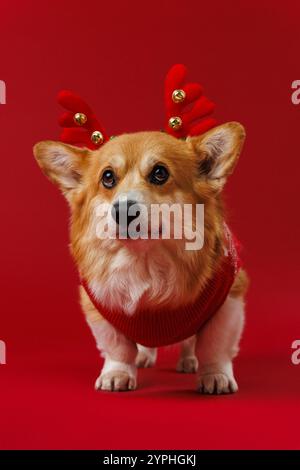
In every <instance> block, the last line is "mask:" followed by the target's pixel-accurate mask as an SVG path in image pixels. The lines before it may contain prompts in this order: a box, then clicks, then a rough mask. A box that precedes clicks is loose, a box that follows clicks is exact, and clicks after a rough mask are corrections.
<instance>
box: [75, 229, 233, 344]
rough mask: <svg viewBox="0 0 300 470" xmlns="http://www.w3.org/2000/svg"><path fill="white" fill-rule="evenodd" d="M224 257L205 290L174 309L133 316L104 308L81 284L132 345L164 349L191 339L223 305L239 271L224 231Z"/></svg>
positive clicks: (98, 308) (231, 240) (145, 311)
mask: <svg viewBox="0 0 300 470" xmlns="http://www.w3.org/2000/svg"><path fill="white" fill-rule="evenodd" d="M224 232H225V238H226V241H227V250H226V253H224V255H223V256H222V260H221V262H220V265H219V268H218V269H217V271H216V272H215V273H214V275H213V277H212V278H211V279H209V281H208V282H207V285H206V288H205V289H204V290H203V292H202V293H201V294H200V296H199V297H198V298H197V300H196V301H195V302H194V303H193V304H189V305H186V306H185V307H180V308H177V309H168V308H158V309H157V310H155V311H152V310H151V311H148V310H143V309H140V310H138V311H137V312H136V313H135V314H133V315H130V316H129V315H127V314H126V313H125V312H124V311H122V310H121V309H120V310H110V309H108V308H106V307H105V306H104V305H102V303H101V302H100V301H98V300H97V299H96V298H95V296H94V295H93V293H92V291H91V289H90V287H89V285H88V283H87V282H85V281H84V280H82V285H83V287H84V288H85V290H86V292H87V294H88V296H89V298H90V300H91V302H92V303H93V305H94V306H95V308H96V309H97V310H99V311H100V312H101V315H102V316H103V317H104V318H105V319H106V320H107V321H108V322H109V323H110V324H112V325H113V326H114V327H115V328H116V329H117V330H119V331H121V332H122V333H123V334H124V335H125V336H126V337H127V338H129V339H131V340H132V341H133V342H135V343H138V344H141V345H143V346H148V347H158V346H167V345H170V344H174V343H177V342H180V341H183V340H184V339H187V338H189V337H190V336H193V335H194V334H195V333H197V331H199V329H200V328H201V327H202V326H203V325H204V323H205V322H206V321H208V320H209V319H210V318H211V317H212V316H213V315H214V314H215V313H216V312H217V310H218V309H219V308H220V307H221V305H222V304H223V303H224V302H225V300H226V297H227V295H228V293H229V291H230V288H231V286H232V284H233V281H234V279H235V275H236V273H237V271H238V269H239V266H240V261H239V256H238V252H237V242H236V240H235V239H234V237H233V236H232V234H231V232H230V231H229V229H228V227H227V225H226V226H225V228H224Z"/></svg>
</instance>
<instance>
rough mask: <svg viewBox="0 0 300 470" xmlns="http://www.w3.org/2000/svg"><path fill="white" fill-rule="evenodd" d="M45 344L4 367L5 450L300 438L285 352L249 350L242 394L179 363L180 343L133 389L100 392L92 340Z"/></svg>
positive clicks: (293, 443)
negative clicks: (204, 388)
mask: <svg viewBox="0 0 300 470" xmlns="http://www.w3.org/2000/svg"><path fill="white" fill-rule="evenodd" d="M45 351H46V350H45ZM45 351H44V352H43V351H41V352H40V354H39V357H38V358H37V357H34V356H31V357H28V358H26V357H24V358H23V359H22V367H20V363H19V364H18V365H17V364H12V363H10V364H8V365H6V366H1V370H0V372H1V386H0V389H1V402H0V416H1V428H0V448H1V449H20V448H21V449H102V448H104V449H105V448H106V449H114V448H121V449H138V448H147V449H151V448H152V449H155V448H158V449H159V448H165V449H177V448H178V449H180V448H181V449H183V448H184V449H189V448H191V449H192V448H197V449H199V448H200V449H215V448H219V449H231V448H233V449H239V448H241V449H245V448H247V449H248V448H251V449H261V448H270V449H279V448H299V447H300V446H299V436H298V420H299V417H300V402H299V396H300V370H299V371H298V370H297V367H295V366H292V365H287V362H286V359H285V358H280V357H279V358H276V357H261V358H260V359H259V360H258V359H257V358H251V357H243V355H242V356H241V357H240V359H239V360H238V361H237V364H236V372H237V377H238V379H239V385H240V391H239V393H238V394H236V395H231V396H219V397H214V396H212V397H206V396H200V395H198V394H196V393H195V391H194V377H193V376H192V375H181V374H177V373H176V372H175V371H174V367H173V366H174V360H175V356H176V354H175V352H176V351H162V353H161V355H160V359H159V363H158V366H157V368H155V369H152V370H150V369H148V370H143V371H141V373H140V377H139V389H138V390H137V391H136V392H126V393H108V392H95V391H93V387H92V385H93V380H94V379H95V377H96V374H97V372H98V367H97V358H96V354H94V352H93V349H92V345H89V347H88V350H87V351H81V352H80V351H79V350H78V345H76V344H75V343H74V344H72V345H69V347H68V351H66V350H65V349H64V347H63V346H62V345H60V346H57V348H56V350H55V351H53V354H52V356H49V355H48V351H46V352H45ZM43 356H44V357H43ZM8 360H9V359H8Z"/></svg>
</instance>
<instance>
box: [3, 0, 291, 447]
mask: <svg viewBox="0 0 300 470" xmlns="http://www.w3.org/2000/svg"><path fill="white" fill-rule="evenodd" d="M299 13H300V6H299V2H298V1H296V0H295V1H290V0H289V1H285V2H284V3H282V2H275V1H274V0H273V1H271V0H259V1H254V0H252V1H244V2H238V1H233V0H231V1H226V2H223V1H214V2H201V1H199V0H198V1H187V2H181V1H178V0H172V1H171V0H168V1H164V0H159V1H156V0H152V2H151V3H147V2H140V1H137V0H134V1H131V2H125V1H123V2H121V1H113V2H110V3H108V2H105V3H104V2H102V1H91V0H85V1H77V0H73V1H72V2H71V1H69V0H68V1H63V2H62V1H58V0H54V1H52V2H47V4H46V3H45V2H39V1H37V0H35V1H33V0H31V1H30V0H28V1H26V2H23V1H22V2H21V1H19V2H18V1H16V0H13V1H12V0H10V1H8V0H2V2H1V28H0V64H1V68H0V79H1V80H5V82H6V85H7V104H6V105H3V106H2V105H0V120H1V127H0V129H1V185H0V190H1V201H2V204H1V206H0V207H1V209H0V210H1V232H0V237H1V263H0V269H1V290H2V293H1V318H0V339H2V340H5V342H6V344H7V365H2V366H0V417H1V418H0V419H1V427H0V448H2V449H14V448H25V449H27V448H123V449H125V448H203V449H211V448H224V449H227V448H228V449H232V448H233V449H234V448H299V447H300V446H299V438H298V420H299V419H300V401H299V399H300V366H299V367H298V368H297V366H293V365H292V364H291V361H290V355H291V343H292V341H293V340H294V339H297V338H299V337H300V320H299V311H298V310H299V295H298V292H297V290H298V283H299V281H298V279H299V249H298V244H299V236H300V233H299V227H300V224H299V206H298V201H299V195H298V191H299V182H298V181H299V177H298V174H299V171H300V160H299V145H298V143H299V137H298V136H299V118H300V106H299V107H297V106H295V105H293V104H292V103H291V83H292V81H293V80H295V79H297V78H299V76H297V75H298V71H299V46H300V41H299V24H298V22H299ZM176 62H183V63H185V64H186V65H187V66H188V68H189V70H190V76H189V78H190V79H191V80H199V81H201V83H202V84H203V85H204V87H205V91H206V93H207V95H208V96H209V97H210V98H212V99H213V100H214V101H215V102H216V103H217V112H216V117H217V118H218V119H219V121H220V122H223V121H229V120H238V121H240V122H242V123H243V124H244V125H245V127H246V130H247V141H246V145H245V148H244V151H243V154H242V157H241V160H240V163H239V166H238V168H237V169H236V172H235V174H234V175H233V177H232V178H231V180H230V182H229V184H228V186H227V190H226V194H227V201H228V205H229V207H230V219H229V220H230V222H231V224H232V226H233V227H234V229H235V231H236V233H237V235H238V236H239V238H240V239H241V240H242V242H243V245H244V261H245V263H246V266H247V268H248V271H249V273H250V276H251V280H252V283H251V290H250V293H249V300H248V309H247V325H246V330H245V334H244V338H243V341H242V350H241V354H240V356H239V358H238V360H237V361H236V371H237V376H238V379H239V384H240V392H239V393H238V394H237V395H235V396H223V397H203V396H198V395H197V394H195V393H194V390H193V388H194V378H193V377H191V376H181V375H180V376H179V375H177V374H176V373H175V372H174V370H173V366H174V364H175V360H176V358H175V352H174V350H173V349H171V350H167V351H164V350H163V351H162V352H161V353H160V358H159V364H158V368H157V369H154V370H151V371H150V370H146V371H142V372H141V373H140V380H139V389H138V391H136V392H134V393H123V394H109V393H96V392H94V391H93V388H92V386H93V381H94V379H95V378H96V376H97V374H98V372H99V370H100V362H99V359H98V354H97V352H96V349H95V346H94V341H93V338H92V336H91V334H90V332H89V331H88V328H87V327H86V326H85V322H84V319H83V316H82V314H81V312H80V309H79V306H78V303H77V284H76V282H77V276H76V272H75V269H74V267H73V264H72V260H71V258H70V256H69V254H68V246H67V245H68V229H67V227H68V208H67V205H66V203H65V202H64V201H63V198H62V197H61V196H60V194H59V193H58V191H57V189H56V188H55V187H53V186H52V185H51V184H50V183H49V182H47V181H46V179H45V178H44V177H43V176H42V174H41V173H40V170H39V169H38V167H37V165H36V163H35V162H34V160H33V156H32V146H33V144H34V143H35V142H37V141H39V140H42V139H49V138H50V139H56V138H57V137H58V132H59V130H58V127H57V124H56V120H57V115H58V107H57V105H56V103H55V96H56V93H57V92H58V91H59V90H60V89H61V88H70V89H73V90H74V91H77V92H78V93H79V94H82V95H83V96H84V97H85V98H86V99H87V101H88V102H90V103H91V104H92V106H93V107H94V108H95V109H97V111H98V114H99V116H100V118H102V120H103V122H104V123H105V126H106V128H107V130H108V131H109V132H110V133H113V134H117V133H119V132H122V131H135V130H142V129H158V128H160V127H161V126H162V123H163V102H162V85H163V77H164V74H165V72H166V71H167V69H168V68H169V66H170V65H172V64H173V63H176Z"/></svg>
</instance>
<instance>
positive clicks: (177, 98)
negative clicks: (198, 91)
mask: <svg viewBox="0 0 300 470" xmlns="http://www.w3.org/2000/svg"><path fill="white" fill-rule="evenodd" d="M185 98H186V93H185V91H184V90H174V91H173V93H172V100H173V101H174V103H182V102H183V101H184V100H185Z"/></svg>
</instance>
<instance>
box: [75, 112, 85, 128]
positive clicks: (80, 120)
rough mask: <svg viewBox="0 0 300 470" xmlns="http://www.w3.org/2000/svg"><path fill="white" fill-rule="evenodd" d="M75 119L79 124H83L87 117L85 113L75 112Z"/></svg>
mask: <svg viewBox="0 0 300 470" xmlns="http://www.w3.org/2000/svg"><path fill="white" fill-rule="evenodd" d="M73 120H74V122H75V124H77V125H78V126H83V124H85V123H86V121H87V117H86V115H85V114H83V113H76V114H74V117H73Z"/></svg>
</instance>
